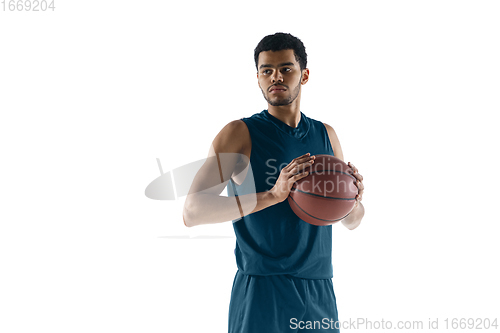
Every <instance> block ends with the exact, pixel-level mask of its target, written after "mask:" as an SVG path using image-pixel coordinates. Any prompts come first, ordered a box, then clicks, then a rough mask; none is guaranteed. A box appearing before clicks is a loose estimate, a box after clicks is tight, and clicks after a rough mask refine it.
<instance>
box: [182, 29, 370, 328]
mask: <svg viewBox="0 0 500 333" xmlns="http://www.w3.org/2000/svg"><path fill="white" fill-rule="evenodd" d="M254 57H255V64H256V67H257V81H258V85H259V88H260V89H261V91H262V94H263V95H264V98H265V99H266V101H267V103H268V109H267V110H264V111H262V112H260V113H256V114H254V115H253V116H251V117H249V118H242V119H240V120H235V121H233V122H230V123H229V124H228V125H226V126H225V127H224V128H223V129H222V130H221V132H220V133H219V134H218V135H217V136H216V138H215V139H214V141H213V143H212V147H211V149H210V152H209V155H208V159H207V161H206V162H205V164H204V165H203V166H202V168H201V169H200V171H199V172H198V174H197V175H196V177H195V179H194V181H193V184H192V186H191V189H190V194H188V197H187V199H186V203H185V206H184V212H183V215H184V223H185V224H186V226H194V225H199V224H208V223H219V222H224V221H229V220H233V222H234V223H233V227H234V231H235V234H236V248H235V255H236V262H237V266H238V271H237V272H236V276H235V279H234V283H233V288H232V292H231V301H230V305H229V322H228V324H229V332H230V333H236V332H237V333H250V332H252V333H253V332H259V333H262V332H297V331H300V330H308V331H309V330H311V331H315V330H317V331H328V332H337V331H338V330H337V329H336V328H335V325H334V323H335V322H336V321H337V320H338V319H337V306H336V299H335V294H334V291H333V285H332V280H331V278H332V277H333V269H332V261H331V253H332V226H320V227H319V226H314V225H311V224H308V223H306V222H304V221H302V220H301V219H300V218H299V217H297V216H296V215H295V214H294V213H293V211H292V210H291V208H290V205H289V204H288V201H287V200H286V199H287V197H288V194H289V193H290V190H291V188H292V186H293V183H294V182H295V181H297V180H299V179H301V178H304V177H306V176H307V174H306V173H304V169H306V168H307V167H309V166H311V165H313V164H314V155H317V154H330V155H334V156H336V157H338V158H340V159H342V160H343V159H344V157H343V154H342V149H341V147H340V143H339V140H338V138H337V136H336V134H335V131H334V130H333V128H332V127H331V126H330V125H327V124H325V123H322V122H319V121H317V120H314V119H312V118H309V117H307V116H305V115H304V114H303V113H302V112H301V111H300V96H301V86H302V85H304V84H306V83H307V81H308V79H309V70H308V69H307V68H306V66H307V55H306V52H305V47H304V45H303V43H302V42H301V41H300V40H299V39H298V38H296V37H294V36H292V35H290V34H285V33H276V34H274V35H269V36H266V37H264V38H263V39H262V40H261V41H260V42H259V44H258V45H257V47H256V49H255V54H254ZM307 153H310V154H309V155H308V154H307ZM222 157H224V158H222ZM349 165H350V166H351V168H352V169H353V171H354V176H355V177H356V179H357V181H356V185H357V187H358V189H359V194H358V195H357V196H356V206H355V208H354V209H353V211H352V212H351V213H350V214H349V215H348V216H347V217H346V218H344V219H343V220H342V224H343V225H345V226H346V227H347V228H349V229H354V228H356V227H357V226H358V225H359V224H360V222H361V219H362V217H363V215H364V208H363V205H362V204H361V202H360V201H361V199H362V194H363V190H364V186H363V183H362V180H363V177H362V176H361V175H360V174H359V173H358V171H357V169H356V168H355V167H354V166H353V165H352V164H350V163H349ZM248 166H250V168H248ZM249 169H250V170H251V171H252V175H253V178H252V177H249V176H248V175H249V173H248V170H249ZM247 180H250V181H251V183H252V184H250V185H251V186H249V184H248V183H247ZM226 185H227V186H228V192H229V194H230V196H229V197H220V196H219V194H220V193H221V192H222V190H223V189H224V187H225V186H226ZM249 188H252V189H253V191H249V190H248V189H249Z"/></svg>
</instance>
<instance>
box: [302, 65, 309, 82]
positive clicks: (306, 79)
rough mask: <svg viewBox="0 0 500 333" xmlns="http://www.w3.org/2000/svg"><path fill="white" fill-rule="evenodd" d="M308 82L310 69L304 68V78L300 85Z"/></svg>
mask: <svg viewBox="0 0 500 333" xmlns="http://www.w3.org/2000/svg"><path fill="white" fill-rule="evenodd" d="M307 81H309V69H307V68H304V70H303V71H302V78H301V80H300V83H301V84H306V83H307Z"/></svg>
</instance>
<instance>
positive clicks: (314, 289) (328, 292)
mask: <svg viewBox="0 0 500 333" xmlns="http://www.w3.org/2000/svg"><path fill="white" fill-rule="evenodd" d="M304 283H306V290H307V295H308V298H307V310H306V312H305V314H304V317H303V319H302V320H303V324H304V325H302V328H303V329H301V330H299V332H332V333H334V332H335V333H338V332H339V329H338V327H339V323H338V312H337V299H336V297H335V292H334V290H333V283H332V280H331V279H323V280H304Z"/></svg>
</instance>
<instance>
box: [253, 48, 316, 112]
mask: <svg viewBox="0 0 500 333" xmlns="http://www.w3.org/2000/svg"><path fill="white" fill-rule="evenodd" d="M308 74H309V70H308V69H304V70H302V71H301V70H300V65H299V63H298V62H297V60H295V55H294V54H293V50H282V51H276V52H273V51H264V52H261V53H260V54H259V63H258V72H257V79H258V83H259V87H260V89H261V90H262V94H263V95H264V98H265V99H266V100H267V102H268V103H269V104H270V105H272V106H281V105H288V104H291V103H292V102H293V101H295V99H296V98H297V96H299V93H300V86H301V84H305V83H306V82H307V80H308Z"/></svg>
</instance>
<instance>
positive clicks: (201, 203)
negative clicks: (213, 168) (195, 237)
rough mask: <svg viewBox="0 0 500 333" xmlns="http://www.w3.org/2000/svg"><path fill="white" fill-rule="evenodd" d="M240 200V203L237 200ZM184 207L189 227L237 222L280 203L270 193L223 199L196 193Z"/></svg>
mask: <svg viewBox="0 0 500 333" xmlns="http://www.w3.org/2000/svg"><path fill="white" fill-rule="evenodd" d="M236 198H238V201H239V204H238V201H237V200H236ZM186 200H190V201H189V204H188V205H186V206H185V207H184V214H183V215H184V218H185V220H184V223H185V225H186V226H187V227H194V226H196V225H202V224H213V223H221V222H227V221H232V220H236V219H237V218H239V217H242V216H246V215H249V214H252V213H255V212H258V211H260V210H262V209H264V208H267V207H269V206H272V205H274V204H276V203H278V200H277V199H276V198H275V197H274V195H273V194H272V193H271V192H270V191H265V192H259V193H251V194H245V195H241V196H238V197H223V196H219V195H215V194H208V193H196V194H193V195H192V197H189V198H188V199H186Z"/></svg>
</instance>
